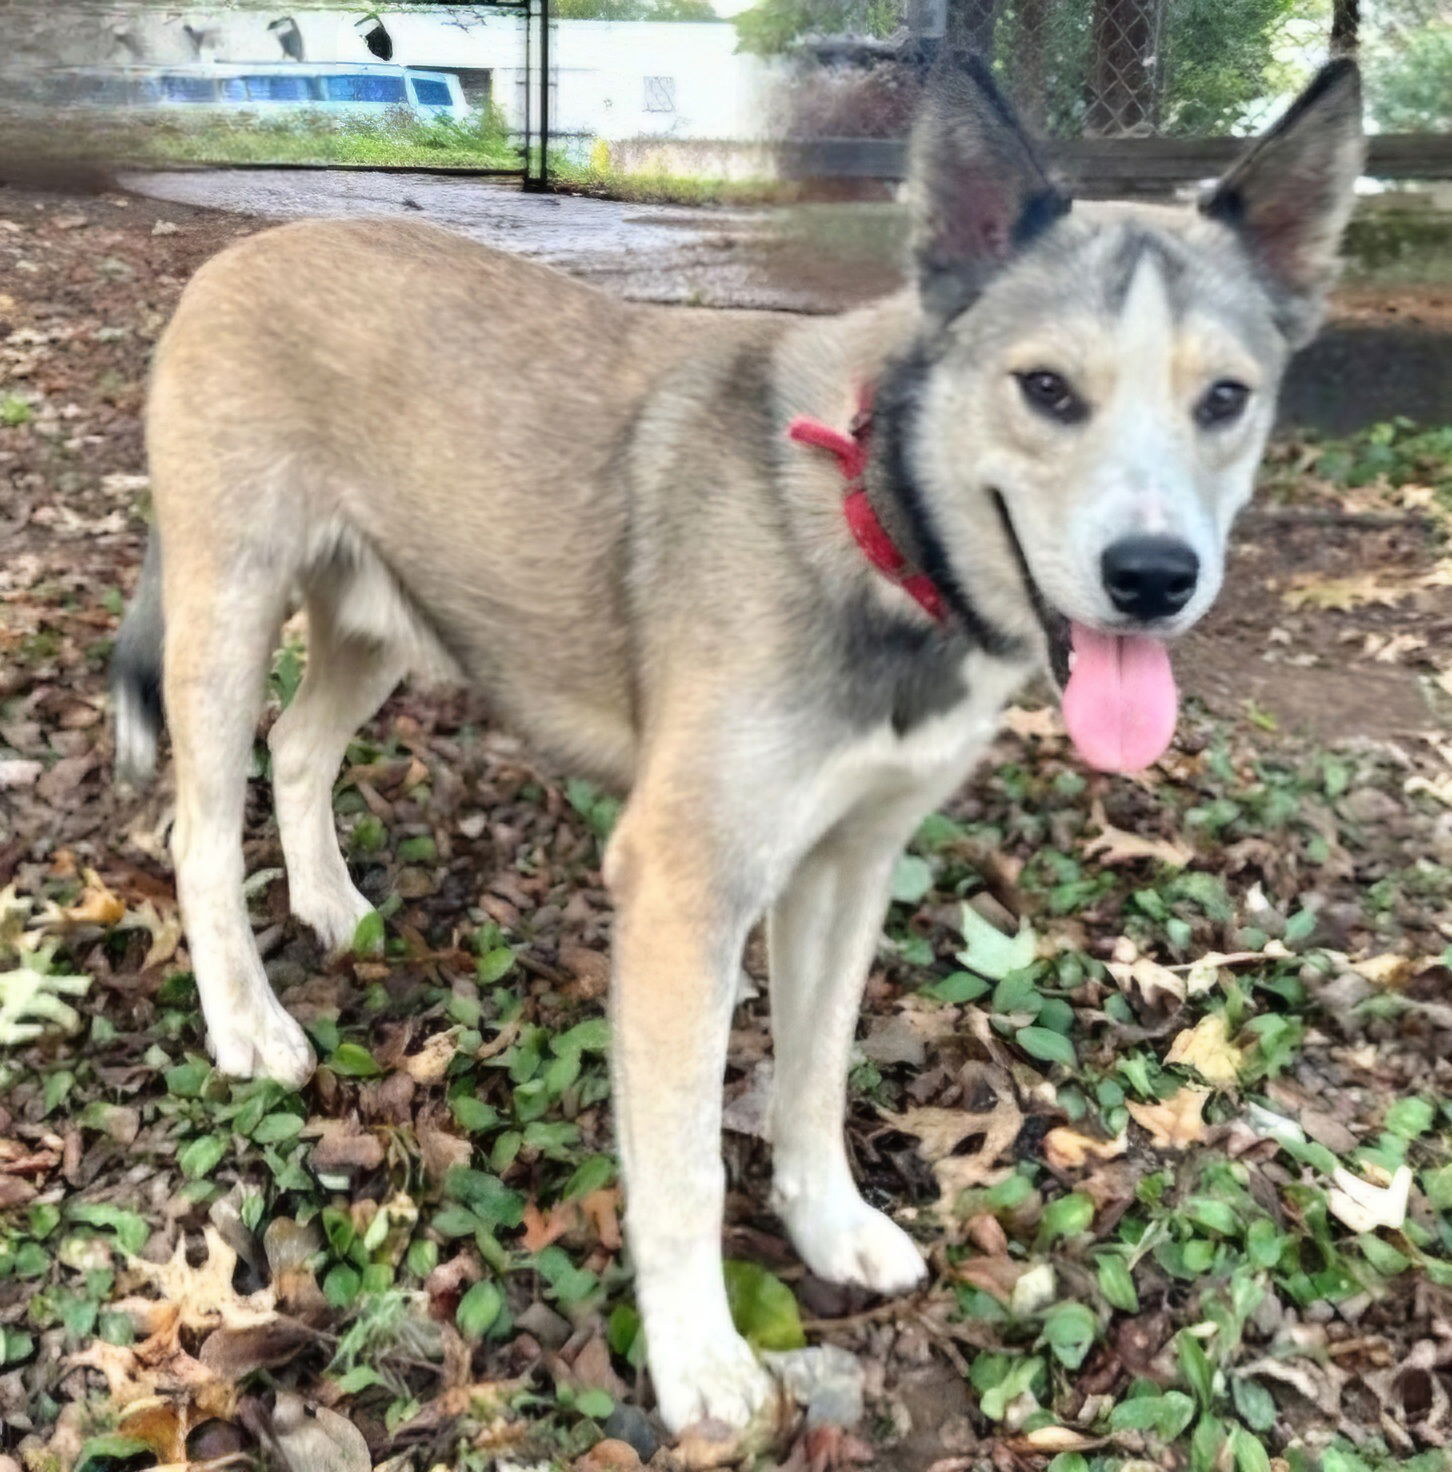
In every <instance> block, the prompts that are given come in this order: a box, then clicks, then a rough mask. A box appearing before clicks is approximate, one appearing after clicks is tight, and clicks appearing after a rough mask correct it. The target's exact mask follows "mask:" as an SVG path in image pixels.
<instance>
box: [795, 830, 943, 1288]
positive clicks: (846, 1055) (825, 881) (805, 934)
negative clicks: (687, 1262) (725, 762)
mask: <svg viewBox="0 0 1452 1472" xmlns="http://www.w3.org/2000/svg"><path fill="white" fill-rule="evenodd" d="M915 814H916V809H914V815H915ZM912 828H913V818H906V819H904V818H903V816H902V815H894V818H891V819H889V818H886V817H885V816H883V815H874V817H873V819H872V820H871V821H870V822H869V821H865V820H858V821H857V822H856V823H854V822H853V821H852V820H850V819H849V820H848V821H847V822H846V823H844V824H843V825H842V826H841V827H839V828H838V829H836V830H835V831H834V832H832V833H830V834H828V835H827V836H826V837H825V838H824V839H822V841H821V842H820V843H819V844H818V845H817V846H816V848H814V849H813V850H812V852H811V853H809V854H808V855H807V856H806V857H805V858H804V859H803V860H802V862H801V863H800V865H799V866H798V868H797V871H796V873H795V874H794V875H793V877H792V879H791V881H790V883H789V884H788V886H787V889H786V891H785V893H784V894H783V895H782V897H781V898H780V899H779V900H778V902H777V903H776V904H775V905H774V906H773V907H772V910H771V913H770V915H769V917H768V921H767V940H768V949H769V952H770V964H771V1022H772V1032H773V1036H774V1040H775V1054H776V1057H775V1065H774V1073H773V1078H774V1082H773V1089H772V1107H771V1139H772V1150H773V1161H774V1166H773V1200H774V1203H775V1205H776V1207H777V1210H778V1211H779V1212H780V1213H781V1216H782V1219H783V1220H784V1221H785V1223H786V1225H787V1229H788V1231H789V1232H790V1233H791V1238H792V1242H793V1243H794V1244H795V1246H796V1248H797V1251H798V1252H800V1253H801V1255H802V1259H803V1261H805V1263H806V1264H807V1266H808V1267H809V1268H811V1270H812V1271H813V1272H814V1273H816V1274H818V1276H820V1277H823V1278H827V1279H829V1280H830V1281H832V1282H836V1283H855V1284H859V1285H861V1286H862V1287H865V1288H870V1289H872V1290H874V1291H875V1292H878V1293H897V1292H901V1291H902V1290H904V1289H907V1288H911V1287H912V1286H913V1284H915V1283H917V1282H919V1281H920V1280H921V1279H922V1277H923V1274H924V1271H925V1269H924V1266H923V1259H922V1255H921V1254H920V1253H919V1252H918V1249H917V1248H916V1247H915V1246H914V1245H913V1243H912V1240H911V1239H910V1238H909V1237H908V1235H907V1233H906V1232H904V1231H903V1230H902V1228H901V1227H899V1226H897V1224H896V1223H894V1222H893V1221H891V1220H890V1219H889V1218H888V1217H886V1216H884V1215H883V1213H882V1212H880V1211H877V1210H876V1209H875V1208H873V1207H871V1206H869V1205H868V1204H867V1203H866V1202H865V1201H864V1200H863V1199H862V1197H861V1196H860V1195H859V1193H858V1190H857V1187H856V1185H855V1184H854V1182H853V1180H852V1170H851V1167H850V1165H849V1164H848V1160H847V1148H846V1141H845V1138H844V1134H843V1114H844V1107H845V1099H846V1091H847V1073H848V1068H849V1065H850V1059H851V1051H852V1039H853V1037H854V1035H855V1033H856V1029H857V1018H858V1010H859V1006H860V1002H861V997H862V988H863V984H864V982H865V981H866V977H867V970H868V967H869V966H870V965H871V963H872V955H873V950H874V948H875V946H876V942H877V937H878V935H879V934H880V932H881V929H882V920H883V915H884V913H885V912H886V909H887V896H888V887H889V883H890V880H891V875H892V869H893V864H894V861H895V860H896V858H897V855H898V853H899V852H900V851H901V847H902V844H903V843H904V842H905V841H906V839H907V837H908V836H909V834H910V833H911V832H912Z"/></svg>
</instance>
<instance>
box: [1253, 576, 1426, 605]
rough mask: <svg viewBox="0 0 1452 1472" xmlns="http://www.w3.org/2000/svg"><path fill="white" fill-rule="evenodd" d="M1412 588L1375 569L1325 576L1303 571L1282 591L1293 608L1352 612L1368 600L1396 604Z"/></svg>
mask: <svg viewBox="0 0 1452 1472" xmlns="http://www.w3.org/2000/svg"><path fill="white" fill-rule="evenodd" d="M1411 591H1412V585H1411V584H1393V583H1388V582H1386V581H1384V580H1383V578H1382V576H1381V575H1380V574H1379V573H1375V572H1365V573H1361V574H1359V575H1358V576H1356V577H1346V578H1323V577H1319V576H1318V575H1317V574H1315V573H1303V574H1301V575H1300V576H1299V577H1295V578H1293V579H1292V580H1291V584H1290V586H1289V587H1288V588H1287V589H1286V591H1285V592H1284V593H1282V594H1281V601H1282V602H1283V603H1285V604H1287V605H1288V606H1289V607H1291V608H1322V609H1335V610H1337V611H1339V612H1342V613H1349V612H1351V611H1352V610H1353V609H1357V608H1364V607H1365V606H1366V605H1367V604H1369V603H1379V604H1381V605H1382V606H1383V607H1387V608H1390V607H1394V606H1395V605H1396V604H1397V603H1399V602H1400V601H1401V600H1402V599H1403V598H1405V597H1406V596H1407V595H1408V594H1409V593H1410V592H1411Z"/></svg>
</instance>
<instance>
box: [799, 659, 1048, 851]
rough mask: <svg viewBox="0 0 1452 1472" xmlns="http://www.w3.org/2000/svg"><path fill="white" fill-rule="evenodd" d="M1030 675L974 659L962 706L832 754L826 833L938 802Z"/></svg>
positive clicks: (824, 786)
mask: <svg viewBox="0 0 1452 1472" xmlns="http://www.w3.org/2000/svg"><path fill="white" fill-rule="evenodd" d="M1030 673H1031V669H1030V667H1028V666H1025V665H1021V664H1010V663H1008V662H1006V661H1003V660H998V659H990V658H988V657H986V656H984V655H982V654H979V653H974V654H971V655H969V657H968V658H967V660H965V662H964V669H963V677H964V684H965V686H966V688H967V694H966V696H965V697H964V698H963V699H962V700H960V701H959V702H958V704H957V705H955V706H952V707H950V708H949V709H947V710H945V711H942V712H940V713H938V714H936V715H933V716H929V717H928V718H927V719H925V720H922V721H920V722H918V723H917V724H916V725H914V726H913V727H912V728H911V729H909V730H908V731H906V732H902V733H899V732H897V731H896V730H894V729H893V727H892V725H891V724H890V723H888V722H884V723H883V724H882V725H880V726H875V727H873V728H871V729H870V730H867V731H865V732H863V733H862V735H861V736H860V737H859V738H858V739H857V740H855V741H854V742H852V743H851V744H850V745H848V746H846V747H843V748H842V749H840V750H839V751H838V752H836V753H834V755H833V756H832V757H831V758H830V760H829V761H828V762H827V763H825V764H824V768H823V771H822V779H823V780H822V782H821V783H820V785H819V786H818V794H817V795H818V802H819V804H820V805H821V809H819V817H820V818H821V819H825V824H824V826H828V827H830V826H831V825H832V824H833V823H835V822H836V821H837V820H838V819H840V818H841V817H842V816H844V815H845V814H847V813H848V812H851V811H852V810H853V809H855V808H857V807H859V806H861V805H863V804H868V805H871V804H873V803H874V802H895V801H898V800H901V799H908V800H914V799H915V800H917V801H919V802H921V803H925V804H926V805H927V807H929V808H930V807H932V806H933V805H935V804H937V803H939V802H941V801H942V800H943V799H944V798H945V797H946V796H947V795H948V794H949V793H950V792H951V791H952V790H953V788H954V787H956V786H957V785H958V783H959V782H960V781H961V780H962V779H963V777H964V776H965V775H966V774H967V772H968V770H969V768H970V767H971V765H972V764H973V762H974V761H975V760H976V759H977V758H978V756H979V755H980V754H981V753H982V751H983V749H984V748H985V747H986V746H987V745H988V743H989V742H990V741H991V740H992V739H993V734H994V732H995V731H996V730H997V728H998V722H999V718H1000V716H1001V714H1002V712H1003V708H1004V706H1005V705H1006V704H1007V702H1008V701H1009V699H1010V698H1011V697H1012V696H1013V693H1014V692H1015V691H1016V690H1017V689H1018V688H1019V687H1020V686H1021V685H1022V684H1023V683H1024V681H1025V679H1026V678H1027V677H1028V675H1029V674H1030Z"/></svg>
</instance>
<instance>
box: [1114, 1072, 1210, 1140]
mask: <svg viewBox="0 0 1452 1472" xmlns="http://www.w3.org/2000/svg"><path fill="white" fill-rule="evenodd" d="M1209 1097H1210V1090H1209V1089H1202V1088H1198V1087H1197V1086H1195V1085H1194V1084H1186V1085H1185V1087H1184V1088H1182V1089H1180V1090H1179V1091H1178V1092H1177V1093H1174V1094H1172V1095H1170V1097H1169V1098H1168V1099H1161V1100H1159V1101H1158V1102H1157V1103H1154V1104H1140V1103H1138V1102H1137V1101H1135V1100H1130V1101H1129V1102H1127V1103H1126V1105H1125V1108H1126V1109H1128V1110H1129V1115H1130V1118H1131V1119H1133V1120H1134V1122H1135V1123H1136V1124H1137V1125H1139V1127H1140V1128H1141V1129H1144V1130H1148V1131H1149V1134H1150V1139H1151V1141H1152V1143H1153V1144H1154V1146H1155V1148H1156V1149H1159V1150H1183V1149H1184V1148H1185V1147H1186V1146H1187V1145H1198V1144H1199V1143H1200V1142H1201V1141H1202V1140H1204V1139H1205V1135H1206V1129H1207V1126H1206V1124H1205V1119H1204V1111H1205V1101H1206V1100H1207V1099H1208V1098H1209Z"/></svg>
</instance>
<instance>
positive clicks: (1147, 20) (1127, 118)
mask: <svg viewBox="0 0 1452 1472" xmlns="http://www.w3.org/2000/svg"><path fill="white" fill-rule="evenodd" d="M1163 16H1164V4H1163V0H1094V35H1093V42H1094V52H1093V60H1092V61H1091V63H1090V73H1089V89H1090V90H1089V116H1088V120H1087V131H1088V132H1090V133H1094V134H1099V135H1104V134H1111V135H1112V134H1115V133H1130V132H1135V133H1143V132H1146V131H1149V130H1151V129H1153V127H1154V125H1155V121H1156V115H1157V113H1158V100H1159V99H1158V93H1159V85H1158V79H1159V74H1160V67H1159V55H1158V53H1159V44H1160V36H1161V32H1162V29H1163V27H1162V21H1163Z"/></svg>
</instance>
